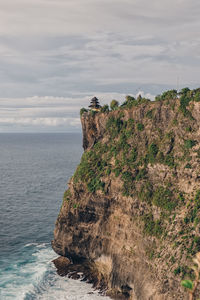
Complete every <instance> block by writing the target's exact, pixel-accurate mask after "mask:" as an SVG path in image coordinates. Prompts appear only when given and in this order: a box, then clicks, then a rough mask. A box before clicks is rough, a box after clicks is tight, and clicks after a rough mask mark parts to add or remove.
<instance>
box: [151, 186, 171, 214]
mask: <svg viewBox="0 0 200 300" xmlns="http://www.w3.org/2000/svg"><path fill="white" fill-rule="evenodd" d="M152 202H153V204H154V205H156V206H158V207H160V208H162V209H166V210H169V211H171V210H173V209H174V208H175V207H176V204H177V203H176V202H175V200H174V199H173V194H172V192H171V191H170V190H169V189H168V188H165V187H163V186H159V187H158V188H157V189H156V190H155V191H154V194H153V199H152Z"/></svg>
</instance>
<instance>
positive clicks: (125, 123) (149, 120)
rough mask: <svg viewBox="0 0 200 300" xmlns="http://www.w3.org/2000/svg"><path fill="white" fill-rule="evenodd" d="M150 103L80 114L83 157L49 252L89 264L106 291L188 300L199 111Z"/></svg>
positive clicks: (195, 236) (198, 106) (199, 237)
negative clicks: (186, 288)
mask: <svg viewBox="0 0 200 300" xmlns="http://www.w3.org/2000/svg"><path fill="white" fill-rule="evenodd" d="M188 111H190V115H189V117H188V116H184V115H183V114H182V112H181V111H180V100H179V99H176V100H168V101H160V102H148V103H145V104H140V105H138V106H135V107H132V108H130V109H128V108H123V109H122V108H121V109H118V110H116V111H113V112H109V113H97V114H95V115H94V116H93V115H91V114H90V113H84V114H83V115H82V117H81V122H82V127H83V147H84V150H85V152H84V154H83V157H82V160H81V163H80V165H79V166H78V168H77V170H76V172H75V174H74V176H73V177H72V179H71V181H70V183H69V189H68V190H67V191H66V193H65V195H64V199H63V205H62V207H61V210H60V213H59V216H58V219H57V222H56V227H55V232H54V241H53V243H52V245H53V249H54V250H55V251H56V252H57V253H58V254H59V255H62V256H67V257H69V258H70V259H72V261H73V262H82V261H90V262H92V263H93V264H94V265H95V267H96V268H97V270H98V273H99V278H104V280H105V281H106V284H107V288H108V292H110V294H112V295H114V296H115V297H116V298H117V297H119V296H123V297H124V298H127V299H139V300H146V299H177V298H178V299H187V296H186V294H185V293H184V290H183V289H182V288H181V287H180V280H181V278H185V277H187V276H191V275H192V274H191V272H190V269H189V268H188V267H187V266H188V265H189V264H190V260H191V257H192V256H193V255H194V254H195V253H196V252H198V251H199V250H200V227H199V220H200V214H199V208H200V192H199V190H200V164H199V162H200V128H199V124H200V103H199V102H191V103H190V106H188Z"/></svg>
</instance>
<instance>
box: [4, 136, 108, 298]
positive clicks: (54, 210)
mask: <svg viewBox="0 0 200 300" xmlns="http://www.w3.org/2000/svg"><path fill="white" fill-rule="evenodd" d="M81 144H82V137H81V135H80V134H64V133H63V134H60V133H56V134H55V133H54V134H53V133H51V134H11V133H10V134H0V299H1V300H12V299H15V300H23V299H25V300H31V299H48V300H55V299H59V300H62V299H63V300H64V299H67V300H79V299H84V300H92V299H93V300H98V299H109V298H108V297H102V296H101V295H99V294H98V291H94V290H93V289H92V286H91V285H89V284H87V283H84V282H81V281H77V280H72V279H68V278H66V277H60V276H58V275H57V274H56V270H55V267H54V265H53V263H52V260H53V259H54V258H56V257H57V256H58V255H57V254H56V253H54V251H53V250H52V249H51V244H50V242H51V240H52V239H53V230H54V223H55V221H56V218H57V215H58V213H59V209H60V206H61V203H62V196H63V193H64V191H65V189H66V187H67V181H68V180H69V179H70V177H71V176H72V174H73V173H74V171H75V169H76V166H77V165H78V163H79V161H80V157H81V154H82V145H81Z"/></svg>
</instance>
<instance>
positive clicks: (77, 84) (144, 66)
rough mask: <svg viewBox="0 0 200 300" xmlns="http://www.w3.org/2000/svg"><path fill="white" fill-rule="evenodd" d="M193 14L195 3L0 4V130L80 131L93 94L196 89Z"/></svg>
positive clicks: (72, 0)
mask: <svg viewBox="0 0 200 300" xmlns="http://www.w3.org/2000/svg"><path fill="white" fill-rule="evenodd" d="M199 15H200V1H199V0H192V1H191V0H151V1H149V0H14V1H13V0H0V98H1V99H0V132H7V131H36V132H37V131H65V132H67V131H78V130H80V122H79V109H80V108H81V107H82V106H87V104H88V101H89V99H90V98H91V97H92V96H94V95H95V96H98V97H99V99H100V100H101V102H102V103H105V102H106V101H107V102H110V100H112V98H113V97H114V98H117V99H119V100H120V101H122V99H123V98H124V96H125V95H126V94H132V95H135V94H137V93H138V92H139V91H143V92H144V94H146V93H149V94H150V95H156V94H158V93H160V92H161V91H163V90H166V89H170V88H177V86H178V88H181V87H185V86H189V87H190V88H194V87H198V86H200V84H199V78H200V18H199ZM151 97H152V96H151Z"/></svg>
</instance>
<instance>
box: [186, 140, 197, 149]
mask: <svg viewBox="0 0 200 300" xmlns="http://www.w3.org/2000/svg"><path fill="white" fill-rule="evenodd" d="M196 144H197V141H194V140H185V141H184V146H185V148H186V149H191V148H193V147H194V146H195V145H196Z"/></svg>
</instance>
